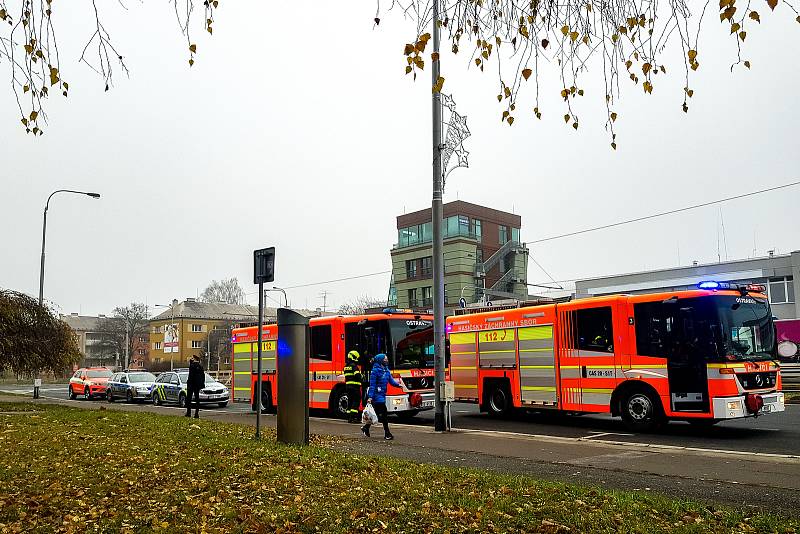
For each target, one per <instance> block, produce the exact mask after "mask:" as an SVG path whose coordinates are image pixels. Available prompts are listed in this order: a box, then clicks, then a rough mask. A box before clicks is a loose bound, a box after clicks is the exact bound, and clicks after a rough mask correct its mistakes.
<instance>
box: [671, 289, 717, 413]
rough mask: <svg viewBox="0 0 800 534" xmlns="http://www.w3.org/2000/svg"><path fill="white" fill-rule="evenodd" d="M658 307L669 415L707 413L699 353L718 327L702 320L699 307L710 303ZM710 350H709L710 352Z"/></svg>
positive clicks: (705, 369)
mask: <svg viewBox="0 0 800 534" xmlns="http://www.w3.org/2000/svg"><path fill="white" fill-rule="evenodd" d="M686 300H693V301H695V304H696V305H694V304H685V303H683V302H681V301H680V300H677V299H676V301H675V302H672V301H669V300H667V301H664V302H663V303H658V304H659V305H660V306H661V307H662V310H663V321H662V323H661V324H662V327H663V329H664V330H666V331H665V332H663V333H662V335H663V336H664V338H665V339H667V340H668V341H667V376H668V378H669V392H670V405H671V407H672V410H673V411H676V412H678V411H681V412H702V413H707V412H708V411H709V410H710V409H711V403H710V399H709V393H708V363H707V361H706V359H705V358H704V356H706V354H704V353H703V352H702V351H703V349H704V348H706V347H707V346H708V345H711V346H713V343H707V341H708V340H709V339H713V338H714V337H715V336H718V334H719V325H716V324H710V323H712V322H711V321H708V320H706V318H705V317H704V310H703V307H704V306H703V305H705V304H708V303H710V301H711V299H704V300H703V301H700V299H686ZM712 350H713V349H712Z"/></svg>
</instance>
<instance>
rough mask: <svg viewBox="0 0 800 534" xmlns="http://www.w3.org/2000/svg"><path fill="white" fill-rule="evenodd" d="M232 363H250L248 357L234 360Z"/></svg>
mask: <svg viewBox="0 0 800 534" xmlns="http://www.w3.org/2000/svg"><path fill="white" fill-rule="evenodd" d="M233 361H235V362H249V361H250V357H247V358H234V359H233Z"/></svg>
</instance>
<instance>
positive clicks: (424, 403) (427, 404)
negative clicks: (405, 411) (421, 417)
mask: <svg viewBox="0 0 800 534" xmlns="http://www.w3.org/2000/svg"><path fill="white" fill-rule="evenodd" d="M435 402H436V401H432V400H429V401H422V407H423V408H433V405H434V403H435Z"/></svg>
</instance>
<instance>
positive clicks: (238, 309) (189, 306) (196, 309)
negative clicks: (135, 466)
mask: <svg viewBox="0 0 800 534" xmlns="http://www.w3.org/2000/svg"><path fill="white" fill-rule="evenodd" d="M294 311H296V312H298V313H300V314H302V315H304V316H306V317H312V316H315V315H319V314H318V313H317V312H315V311H313V310H294ZM277 315H278V309H277V308H270V307H266V306H265V307H264V317H265V318H269V317H272V318H274V317H276V316H277ZM173 318H174V319H206V320H220V321H240V322H243V321H256V320H257V319H258V306H250V305H248V304H227V303H224V302H200V301H197V300H194V299H190V300H185V301H183V302H179V303H178V304H176V305H175V306H171V307H170V308H168V309H166V310H164V311H163V312H161V313H160V314H158V315H156V316H155V317H152V318H151V319H150V321H151V322H154V321H165V320H170V319H173Z"/></svg>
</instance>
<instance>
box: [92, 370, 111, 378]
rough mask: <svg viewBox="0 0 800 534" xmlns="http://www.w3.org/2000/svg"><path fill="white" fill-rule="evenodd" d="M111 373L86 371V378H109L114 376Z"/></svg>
mask: <svg viewBox="0 0 800 534" xmlns="http://www.w3.org/2000/svg"><path fill="white" fill-rule="evenodd" d="M113 374H114V373H112V372H111V371H107V370H106V371H86V376H87V377H88V378H109V377H111V375H113Z"/></svg>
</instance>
